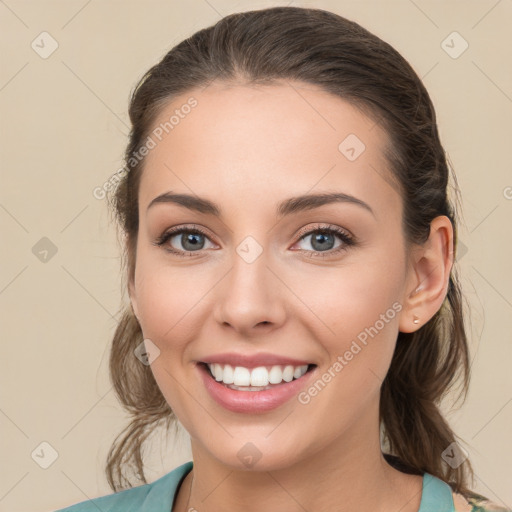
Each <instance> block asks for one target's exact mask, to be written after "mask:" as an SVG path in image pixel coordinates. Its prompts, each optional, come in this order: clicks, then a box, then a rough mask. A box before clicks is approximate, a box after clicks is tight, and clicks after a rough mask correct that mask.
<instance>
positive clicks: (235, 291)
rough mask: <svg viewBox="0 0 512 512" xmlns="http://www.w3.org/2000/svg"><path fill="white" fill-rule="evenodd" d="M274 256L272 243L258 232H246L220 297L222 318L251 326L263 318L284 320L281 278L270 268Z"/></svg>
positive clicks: (228, 321)
mask: <svg viewBox="0 0 512 512" xmlns="http://www.w3.org/2000/svg"><path fill="white" fill-rule="evenodd" d="M263 243H264V242H263ZM270 256H271V255H270V251H269V249H268V247H264V246H263V244H262V243H260V242H259V241H258V240H256V237H255V236H251V235H249V236H246V237H245V238H243V239H242V241H241V242H240V243H239V244H238V245H236V246H235V247H234V250H233V255H232V260H231V261H232V266H231V271H230V272H229V273H228V275H227V276H226V278H225V281H224V285H223V286H222V287H221V289H220V290H219V291H220V294H219V295H220V296H218V297H217V299H218V301H217V306H218V307H217V316H218V318H217V319H218V320H219V322H221V323H226V322H227V323H229V324H230V325H231V326H232V327H237V328H239V329H250V328H251V327H253V326H256V325H257V324H259V323H262V322H267V323H276V322H279V321H280V320H282V317H281V314H282V312H283V311H284V309H283V306H282V304H279V293H280V292H279V286H278V283H277V278H276V276H275V275H274V273H273V272H272V271H271V270H270V269H269V268H268V266H270V265H271V261H270V260H271V257H270Z"/></svg>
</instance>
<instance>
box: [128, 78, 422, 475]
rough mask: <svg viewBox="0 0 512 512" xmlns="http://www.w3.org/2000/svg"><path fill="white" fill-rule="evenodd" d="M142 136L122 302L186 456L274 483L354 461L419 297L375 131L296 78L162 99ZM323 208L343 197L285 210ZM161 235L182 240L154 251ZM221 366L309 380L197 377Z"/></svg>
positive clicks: (217, 86) (382, 139) (374, 420)
mask: <svg viewBox="0 0 512 512" xmlns="http://www.w3.org/2000/svg"><path fill="white" fill-rule="evenodd" d="M187 105H188V106H187ZM172 116H174V117H172ZM166 122H167V125H165V123H166ZM154 128H155V130H154V131H153V133H152V134H151V135H150V137H151V139H152V140H151V141H149V139H148V140H147V144H146V145H147V148H148V154H147V155H146V161H145V168H144V172H143V175H142V179H141V183H140V192H139V216H140V225H139V234H138V240H137V254H136V267H135V277H134V281H133V283H131V288H130V289H131V292H130V293H131V298H132V304H133V307H134V310H135V312H136V314H137V317H138V319H139V322H140V324H141V327H142V330H143V334H144V338H145V339H146V340H151V343H150V344H148V348H149V353H150V359H151V358H152V357H154V361H153V362H152V364H151V369H152V371H153V374H154V376H155V379H156V381H157V383H158V386H159V387H160V389H161V390H162V393H163V395H164V396H165V398H166V400H167V402H168V403H169V405H170V406H171V408H172V409H173V411H174V412H175V413H176V415H177V417H178V418H179V420H180V422H181V423H182V424H183V425H184V427H185V428H186V429H187V431H188V432H189V433H190V435H191V439H192V447H193V450H196V451H197V453H201V454H202V456H204V457H210V458H213V459H216V460H217V461H218V462H220V463H222V464H225V465H228V466H231V467H237V468H244V467H245V468H249V467H252V465H254V466H255V467H257V468H263V469H268V470H270V469H278V468H282V467H288V466H290V465H291V464H294V463H296V462H299V461H304V460H305V459H307V458H308V457H312V456H313V455H314V454H317V453H319V452H320V450H327V451H328V450H330V449H331V447H333V443H342V444H343V446H345V447H347V446H354V447H355V446H359V447H360V445H361V440H362V439H368V436H369V435H370V434H375V433H376V432H378V403H379V391H380V386H381V383H382V380H383V378H384V376H385V375H386V372H387V370H388V367H389V365H390V362H391V358H392V354H393V350H394V347H395V341H396V338H397V334H398V331H399V330H400V329H401V322H405V320H404V318H403V317H404V315H403V311H402V313H401V309H402V304H403V301H404V300H405V297H406V296H407V295H409V293H410V292H411V287H412V288H414V284H413V281H412V280H410V277H411V276H410V274H411V272H409V269H408V264H407V260H406V256H407V255H406V251H405V245H404V238H403V233H402V224H401V223H402V202H401V198H400V196H399V193H398V190H397V188H396V187H395V186H394V185H393V183H392V181H391V180H390V174H389V172H388V167H387V162H386V161H385V159H384V156H383V149H384V147H385V144H386V142H387V136H386V134H385V133H384V132H383V131H382V129H381V128H380V126H379V125H376V124H375V123H374V122H373V121H372V120H370V119H369V118H367V117H365V116H364V115H363V114H361V112H360V111H358V110H357V109H355V108H354V107H352V106H351V105H350V104H348V103H347V102H345V101H343V100H341V99H339V98H337V97H335V96H332V95H330V94H328V93H326V92H324V91H322V90H320V89H318V88H316V87H314V86H312V85H307V84H302V83H298V82H295V83H293V82H292V83H290V84H283V85H272V86H261V87H257V88H254V87H250V86H242V85H237V86H227V85H226V84H221V83H213V84H211V85H210V86H209V87H207V88H206V89H204V90H194V91H191V92H190V93H187V94H184V95H182V96H180V97H178V98H176V99H175V100H173V101H172V103H170V104H168V105H167V107H166V108H165V110H163V111H162V112H161V113H160V116H159V118H158V120H157V122H156V123H155V126H154ZM160 139H161V140H160ZM163 194H167V196H163ZM171 194H180V195H186V196H189V197H190V199H187V200H183V197H182V198H181V199H178V200H177V201H178V202H176V201H174V200H172V197H171ZM321 194H340V196H338V197H339V198H343V197H345V198H347V197H350V198H355V199H353V200H352V199H350V200H338V201H330V202H327V201H321V200H320V201H317V202H316V204H313V203H312V202H311V201H310V200H307V199H301V200H296V201H293V200H292V198H296V197H302V196H310V195H315V196H316V195H321ZM159 197H160V199H158V200H157V201H154V200H155V198H159ZM205 202H208V205H205ZM210 203H212V204H214V206H215V208H216V210H217V211H215V208H212V207H211V206H210V205H209V204H210ZM187 205H188V207H187ZM171 228H172V229H174V228H179V229H182V230H183V231H184V233H179V234H172V236H170V237H165V236H164V235H165V234H166V233H168V232H169V230H170V229H171ZM194 228H195V229H200V230H201V231H203V232H204V233H205V234H196V233H194V231H193V229H194ZM326 229H335V230H339V231H340V233H341V235H340V234H338V233H336V232H333V231H327V232H326V231H325V230H326ZM187 230H192V233H190V232H188V231H187ZM322 230H323V231H322ZM159 241H160V242H161V244H160V245H158V242H159ZM350 241H352V242H350ZM162 242H163V243H162ZM171 249H172V250H174V251H176V253H173V252H170V250H171ZM402 330H403V329H402ZM155 346H156V347H157V348H158V350H157V351H155V350H154V347H155ZM158 351H159V352H158ZM225 354H230V355H233V356H253V355H261V354H263V355H264V356H266V357H264V358H263V359H262V360H259V361H256V360H252V361H246V360H239V361H238V362H237V361H236V360H235V359H234V360H233V361H232V367H233V368H234V367H235V366H237V365H239V366H242V367H243V366H245V367H248V370H249V371H246V370H244V369H242V370H237V371H235V374H237V378H241V379H242V381H238V380H237V382H243V379H244V377H245V376H247V375H250V373H251V370H252V369H254V367H261V366H265V367H267V371H268V370H272V367H273V366H279V362H280V361H281V362H282V363H283V364H282V366H283V367H284V366H288V365H291V366H305V365H315V366H314V367H312V368H313V369H312V370H311V371H308V372H307V373H306V374H304V375H303V376H301V377H300V378H298V379H296V380H294V381H292V382H290V383H288V382H283V383H282V384H280V385H277V384H274V385H273V386H272V389H271V390H269V391H261V392H260V391H243V390H232V389H228V388H227V387H226V386H225V385H223V384H220V383H219V382H217V380H215V379H214V378H213V377H211V376H210V375H209V374H208V373H207V371H206V367H205V366H204V365H203V364H200V363H202V362H205V361H206V362H209V361H212V360H213V359H214V358H215V357H217V356H219V355H220V359H219V363H222V362H223V361H224V362H229V360H228V357H227V356H226V355H225ZM271 356H275V357H281V358H283V359H281V360H279V359H274V360H273V359H271ZM240 361H241V362H243V363H245V364H241V363H240ZM237 363H238V364H237ZM267 363H268V364H267ZM286 363H289V364H286ZM294 363H295V364H294ZM221 367H224V364H221ZM214 371H215V370H214ZM289 371H290V370H288V372H289ZM258 372H259V374H258V375H263V376H266V375H267V374H268V373H265V372H264V371H263V372H260V371H258ZM273 372H274V373H273V375H274V376H276V375H277V377H276V378H277V380H279V378H280V376H281V374H280V373H279V372H277V371H276V370H273ZM229 373H230V372H229V369H227V371H226V373H225V374H224V377H225V378H226V379H227V380H229ZM270 374H272V371H271V372H270ZM286 374H287V371H286V370H285V380H286ZM297 375H299V373H298V371H297ZM253 377H254V375H253ZM288 378H290V377H289V376H288ZM241 385H242V384H241ZM262 397H263V398H262ZM358 439H359V441H358ZM347 443H348V444H347ZM340 446H341V445H340ZM373 448H374V447H373ZM338 455H339V454H338ZM251 456H252V459H250V457H251ZM249 460H251V461H252V462H249Z"/></svg>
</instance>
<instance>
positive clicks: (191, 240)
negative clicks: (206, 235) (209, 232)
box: [181, 233, 202, 251]
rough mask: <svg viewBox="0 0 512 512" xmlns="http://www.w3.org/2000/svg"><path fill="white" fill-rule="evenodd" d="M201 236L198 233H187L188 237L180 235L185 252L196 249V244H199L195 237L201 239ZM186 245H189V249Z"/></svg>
mask: <svg viewBox="0 0 512 512" xmlns="http://www.w3.org/2000/svg"><path fill="white" fill-rule="evenodd" d="M201 236H202V235H201V234H200V233H189V234H188V235H182V242H181V243H182V244H183V247H184V248H185V250H187V251H188V250H190V249H197V248H198V244H199V245H200V243H199V242H198V241H197V237H201ZM187 244H191V246H190V247H189V248H187ZM200 248H201V247H200Z"/></svg>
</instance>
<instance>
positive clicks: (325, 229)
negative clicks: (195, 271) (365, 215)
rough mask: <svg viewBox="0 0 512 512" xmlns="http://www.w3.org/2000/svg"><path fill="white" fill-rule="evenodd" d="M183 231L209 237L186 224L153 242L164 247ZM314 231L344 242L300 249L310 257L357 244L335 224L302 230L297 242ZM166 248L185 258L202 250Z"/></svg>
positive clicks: (331, 254) (326, 255) (320, 255)
mask: <svg viewBox="0 0 512 512" xmlns="http://www.w3.org/2000/svg"><path fill="white" fill-rule="evenodd" d="M182 233H192V234H198V235H203V236H205V237H207V238H209V236H208V234H207V233H206V232H205V231H203V230H202V229H200V228H198V227H194V228H187V227H186V226H179V227H176V228H172V229H170V230H168V231H166V232H165V233H163V234H162V235H161V236H159V237H158V238H157V239H156V240H155V241H154V242H153V244H154V245H156V246H158V247H162V246H163V245H164V244H165V243H166V242H168V241H169V239H170V238H172V237H173V236H175V235H179V234H182ZM314 233H324V234H335V235H338V237H339V238H340V239H341V240H342V242H343V244H342V245H340V246H339V247H337V248H336V249H330V250H328V251H307V250H305V249H300V251H303V252H305V253H309V254H308V257H310V258H317V257H319V258H327V257H329V256H333V255H335V254H338V253H340V252H342V251H346V250H347V249H348V248H349V247H352V246H355V245H357V242H356V239H355V238H354V237H353V236H351V235H349V234H348V233H347V232H346V231H345V230H343V229H341V228H339V227H337V226H333V225H321V226H316V227H315V228H313V229H309V230H308V231H306V232H301V233H299V239H298V240H297V242H300V241H301V240H302V239H304V238H305V237H307V236H309V235H312V234H314ZM297 242H295V243H297ZM294 245H295V244H294ZM164 250H165V251H167V252H170V253H172V254H175V255H176V256H179V257H185V258H186V257H191V256H194V255H195V254H196V253H198V252H200V251H180V250H177V249H174V248H172V247H164Z"/></svg>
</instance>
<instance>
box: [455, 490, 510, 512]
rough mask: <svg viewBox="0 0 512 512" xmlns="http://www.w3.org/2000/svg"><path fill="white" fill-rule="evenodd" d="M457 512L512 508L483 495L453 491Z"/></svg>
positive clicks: (505, 511)
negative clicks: (468, 495) (467, 494)
mask: <svg viewBox="0 0 512 512" xmlns="http://www.w3.org/2000/svg"><path fill="white" fill-rule="evenodd" d="M452 495H453V503H454V505H455V511H456V512H512V509H510V508H506V507H502V506H500V505H497V504H496V503H493V502H492V501H489V500H487V499H485V498H484V497H483V496H482V497H476V496H475V497H467V498H466V497H464V496H463V495H462V494H458V493H455V492H454V493H452Z"/></svg>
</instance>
